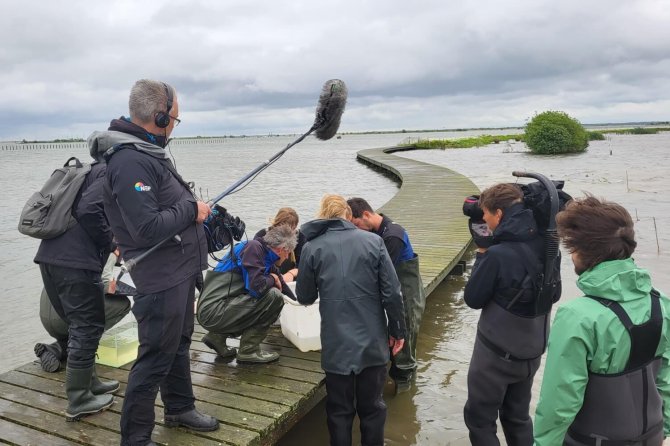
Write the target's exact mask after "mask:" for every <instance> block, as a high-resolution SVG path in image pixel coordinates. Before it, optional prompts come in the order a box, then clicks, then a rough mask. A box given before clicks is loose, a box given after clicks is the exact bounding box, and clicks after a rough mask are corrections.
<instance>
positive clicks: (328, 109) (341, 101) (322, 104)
mask: <svg viewBox="0 0 670 446" xmlns="http://www.w3.org/2000/svg"><path fill="white" fill-rule="evenodd" d="M346 103H347V86H346V85H345V84H344V82H343V81H341V80H339V79H331V80H329V81H326V83H325V84H323V88H322V89H321V95H320V96H319V102H318V104H317V106H316V118H315V119H314V124H313V125H312V127H311V128H310V129H309V130H308V131H307V132H306V133H305V134H304V135H302V136H300V137H299V138H298V139H296V140H295V141H293V142H292V143H289V144H288V145H287V146H286V147H284V148H283V149H282V150H280V151H279V152H277V153H275V154H274V155H273V156H272V157H271V158H270V159H268V160H267V161H264V162H263V163H262V164H261V165H259V166H258V167H256V168H255V169H254V170H252V171H251V172H249V173H248V174H246V175H245V176H244V177H242V178H240V179H239V180H237V181H236V182H235V183H233V184H232V185H231V186H230V187H228V189H226V190H224V191H223V192H221V193H220V194H219V195H217V196H216V197H215V198H214V199H213V200H210V201H209V202H208V204H209V206H210V207H212V208H213V207H214V205H216V203H218V202H219V201H221V199H223V197H226V196H228V195H230V194H233V193H235V192H237V191H239V190H241V189H242V188H243V187H246V184H244V183H246V182H247V181H248V182H249V183H250V182H251V181H253V179H254V178H255V177H256V175H258V174H260V173H261V172H262V171H264V170H265V169H267V168H268V167H270V165H272V164H273V163H274V162H275V161H277V160H278V159H279V158H281V157H282V155H284V153H286V151H287V150H288V149H290V148H291V147H293V146H294V145H296V144H298V143H299V142H301V141H302V140H304V139H305V138H306V137H307V136H308V135H309V134H311V133H312V132H314V133H315V134H316V137H317V138H319V139H321V140H323V141H325V140H327V139H330V138H332V137H333V136H335V133H337V129H338V128H339V127H340V118H341V117H342V113H344V106H345V105H346ZM249 183H247V184H249ZM243 184H244V186H243ZM184 229H186V228H184ZM184 229H182V231H183V230H184ZM179 232H181V231H179ZM176 237H178V235H177V234H175V235H171V236H170V237H168V238H165V239H163V240H161V241H160V242H158V243H157V244H156V245H154V246H152V247H151V248H149V249H148V250H146V251H144V252H143V253H142V254H140V255H138V256H137V257H134V258H133V259H130V260H128V261H126V262H124V264H123V265H122V266H121V272H120V273H119V276H118V277H117V279H116V280H117V281H118V280H120V279H121V277H122V276H123V275H124V274H126V273H129V272H130V271H131V270H132V269H133V267H134V266H135V265H137V264H138V263H139V262H141V261H142V260H143V259H145V258H146V257H147V256H148V255H149V254H151V253H153V252H155V251H156V250H157V249H158V248H160V247H161V246H163V245H164V244H165V243H167V241H168V240H171V239H173V238H176Z"/></svg>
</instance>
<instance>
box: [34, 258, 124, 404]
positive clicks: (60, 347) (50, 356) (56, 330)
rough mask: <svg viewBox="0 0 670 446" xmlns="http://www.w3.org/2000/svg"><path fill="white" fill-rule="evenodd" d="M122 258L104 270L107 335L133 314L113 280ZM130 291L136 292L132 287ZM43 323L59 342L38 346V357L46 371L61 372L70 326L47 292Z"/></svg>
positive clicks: (42, 302)
mask: <svg viewBox="0 0 670 446" xmlns="http://www.w3.org/2000/svg"><path fill="white" fill-rule="evenodd" d="M118 255H119V251H118V248H117V249H116V250H115V252H112V253H111V254H110V255H109V257H108V260H107V264H106V265H105V267H104V269H103V270H102V284H103V288H104V290H105V331H107V330H109V329H110V328H112V327H113V326H114V325H116V324H117V323H118V322H119V321H120V320H121V319H123V318H124V317H125V316H126V315H127V314H128V313H129V312H130V300H129V299H128V297H127V296H126V295H125V294H122V293H120V292H119V290H118V289H117V288H116V280H114V278H113V269H114V265H115V263H116V261H117V258H118ZM127 287H128V288H130V289H132V290H134V288H132V287H130V286H127ZM127 291H129V290H127ZM127 291H125V292H127ZM40 320H41V321H42V326H43V327H44V329H45V330H46V332H47V333H49V335H50V336H51V337H53V338H54V339H55V342H52V343H51V344H46V343H41V342H40V343H37V344H35V356H37V357H38V358H39V360H40V365H41V366H42V370H44V371H45V372H51V373H53V372H57V371H59V370H60V369H61V368H62V367H63V366H64V364H63V363H64V362H65V361H66V359H67V342H68V330H69V325H68V323H67V322H66V321H65V320H64V319H63V318H61V317H60V316H59V314H58V312H57V311H56V309H55V308H54V306H53V305H52V304H51V301H50V300H49V295H48V294H47V291H46V289H45V288H43V289H42V295H41V296H40ZM114 386H115V388H114V391H116V389H118V387H119V384H118V382H117V381H114Z"/></svg>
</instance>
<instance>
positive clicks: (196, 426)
mask: <svg viewBox="0 0 670 446" xmlns="http://www.w3.org/2000/svg"><path fill="white" fill-rule="evenodd" d="M165 425H166V426H167V427H178V426H182V427H185V428H188V429H191V430H194V431H199V432H210V431H215V430H217V429H218V428H219V420H217V419H216V418H214V417H211V416H209V415H205V414H202V413H200V412H198V411H197V410H196V409H193V410H190V411H188V412H184V413H180V414H179V415H168V414H165Z"/></svg>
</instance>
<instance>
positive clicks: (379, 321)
mask: <svg viewBox="0 0 670 446" xmlns="http://www.w3.org/2000/svg"><path fill="white" fill-rule="evenodd" d="M349 218H351V209H350V208H349V205H348V204H347V202H346V200H345V199H344V198H343V197H341V196H339V195H326V196H324V197H323V199H322V200H321V208H320V210H319V219H317V220H313V221H310V222H308V223H305V224H304V225H302V227H301V229H300V230H301V231H302V232H303V233H304V234H305V237H306V238H307V243H306V244H305V246H304V247H303V250H302V255H301V257H300V265H299V267H298V268H299V270H300V274H299V275H298V280H297V283H296V292H297V295H298V302H300V303H301V304H303V305H310V304H312V303H314V302H315V301H316V299H317V298H319V313H320V314H321V367H322V368H323V370H324V371H325V372H326V392H327V397H326V398H327V399H326V414H327V419H328V420H327V421H328V431H329V433H330V441H331V444H333V445H351V435H352V434H351V429H352V423H353V420H354V417H355V415H356V414H358V416H359V419H360V426H361V443H362V444H364V445H381V444H383V443H384V423H385V421H386V405H385V403H384V399H383V398H382V391H383V387H384V383H385V381H386V364H387V362H388V360H389V347H390V348H391V350H392V354H393V355H397V354H398V352H400V350H401V349H402V347H403V344H404V342H405V315H404V308H403V301H402V296H401V293H400V282H399V281H398V276H397V275H396V272H395V269H394V268H393V263H392V262H391V258H390V257H389V254H388V252H387V251H386V247H385V246H384V241H383V240H382V238H381V237H379V236H378V235H376V234H373V233H371V232H367V231H359V230H357V228H356V226H354V224H353V223H351V222H350V221H349Z"/></svg>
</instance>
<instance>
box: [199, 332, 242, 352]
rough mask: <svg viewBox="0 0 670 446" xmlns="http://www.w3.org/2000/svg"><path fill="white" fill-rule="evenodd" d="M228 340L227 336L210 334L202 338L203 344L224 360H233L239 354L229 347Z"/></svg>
mask: <svg viewBox="0 0 670 446" xmlns="http://www.w3.org/2000/svg"><path fill="white" fill-rule="evenodd" d="M226 339H228V337H227V336H226V335H222V334H219V333H211V332H210V333H207V334H206V335H205V336H203V337H202V342H203V343H204V344H205V345H206V346H207V347H209V348H211V349H212V350H214V351H215V352H216V353H217V354H218V355H219V356H221V357H222V358H232V357H233V356H235V355H236V354H237V350H236V349H234V348H233V347H228V346H227V345H226Z"/></svg>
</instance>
